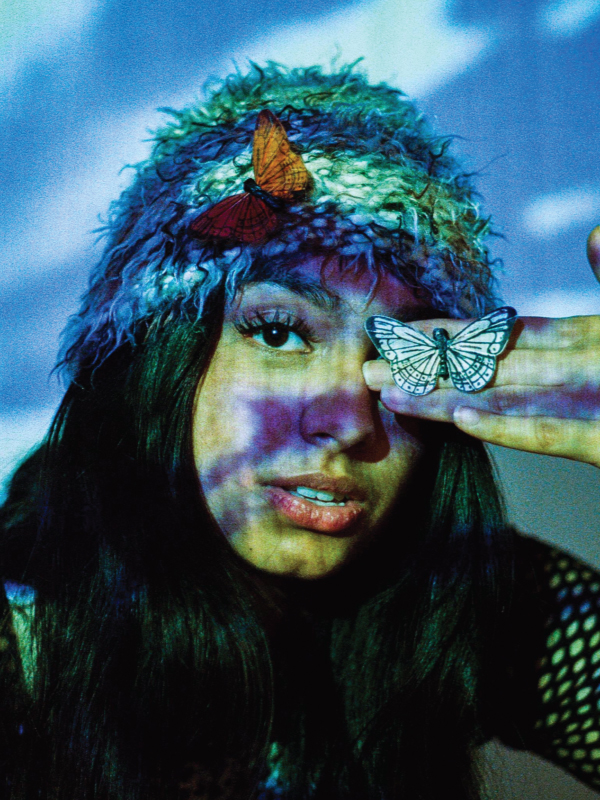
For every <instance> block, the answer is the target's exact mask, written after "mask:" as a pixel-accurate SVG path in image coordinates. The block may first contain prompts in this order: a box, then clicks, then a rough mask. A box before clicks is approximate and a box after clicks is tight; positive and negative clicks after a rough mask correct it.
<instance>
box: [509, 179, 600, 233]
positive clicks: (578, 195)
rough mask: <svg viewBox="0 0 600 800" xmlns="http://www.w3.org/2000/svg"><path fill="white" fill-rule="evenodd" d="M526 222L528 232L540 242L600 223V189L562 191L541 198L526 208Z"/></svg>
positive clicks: (524, 222)
mask: <svg viewBox="0 0 600 800" xmlns="http://www.w3.org/2000/svg"><path fill="white" fill-rule="evenodd" d="M522 219H523V225H524V227H525V229H526V230H527V231H528V233H530V234H532V235H533V236H536V237H537V238H539V239H551V238H552V237H554V236H558V235H559V234H561V233H564V232H565V231H568V230H570V229H572V228H578V227H583V226H591V225H595V224H598V222H599V221H600V187H587V188H579V189H578V188H569V189H561V190H560V191H558V192H554V193H552V194H545V195H541V196H540V197H537V198H536V199H535V200H533V201H531V202H530V203H529V204H528V205H527V206H526V207H525V208H524V209H523V217H522Z"/></svg>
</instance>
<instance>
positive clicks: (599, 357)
mask: <svg viewBox="0 0 600 800" xmlns="http://www.w3.org/2000/svg"><path fill="white" fill-rule="evenodd" d="M588 258H589V261H590V265H591V267H592V269H593V270H594V273H595V275H596V277H597V278H598V279H599V280H600V226H598V227H597V228H594V230H593V231H592V233H591V234H590V236H589V239H588ZM465 324H467V323H466V322H465V321H464V320H426V321H424V322H418V323H414V327H418V328H420V329H421V330H423V331H424V332H425V333H428V334H429V335H431V333H432V331H433V329H434V328H436V327H444V328H446V329H447V330H448V332H449V333H450V335H451V336H452V335H454V334H456V333H457V332H458V331H459V330H461V328H463V327H464V326H465ZM364 373H365V379H366V381H367V384H368V386H369V388H371V389H373V390H376V391H380V392H381V402H382V403H383V404H384V405H385V406H386V407H387V408H389V409H390V410H392V411H395V412H396V413H398V414H406V415H410V416H416V417H423V418H425V419H433V420H440V421H444V422H452V421H453V422H454V423H455V424H456V425H457V426H458V427H459V428H460V429H461V430H463V431H465V432H466V433H469V434H471V435H472V436H476V437H477V438H479V439H483V440H484V441H486V442H491V443H493V444H500V445H503V446H504V447H512V448H515V449H517V450H529V451H531V452H534V453H544V454H546V455H554V456H563V457H564V458H571V459H574V460H575V461H584V462H587V463H590V464H595V465H596V466H598V467H600V316H590V317H571V318H568V319H544V318H541V317H520V318H519V319H518V321H517V323H516V325H515V328H514V331H513V334H512V337H511V341H510V344H509V346H508V347H507V349H506V351H505V352H504V353H503V354H502V355H501V356H500V358H499V359H498V366H497V370H496V374H495V376H494V378H493V380H492V381H491V383H490V384H489V386H488V387H487V388H486V389H484V390H483V391H481V392H477V393H474V394H464V393H462V392H459V391H457V390H456V389H454V387H453V386H452V384H451V383H450V381H448V382H444V383H445V384H446V386H447V387H449V388H446V386H445V387H444V388H438V389H436V390H435V391H433V392H431V394H429V395H426V396H425V397H413V396H412V395H410V394H407V393H406V392H403V391H402V390H401V389H399V388H398V387H397V386H396V384H395V383H394V382H393V379H392V375H391V370H390V367H389V364H388V363H387V362H385V361H368V362H367V363H366V364H365V366H364Z"/></svg>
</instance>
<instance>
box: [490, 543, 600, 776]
mask: <svg viewBox="0 0 600 800" xmlns="http://www.w3.org/2000/svg"><path fill="white" fill-rule="evenodd" d="M515 577H516V581H515V595H514V599H513V609H512V613H511V614H510V615H509V625H508V639H505V643H506V644H507V647H508V648H509V650H510V658H509V659H508V665H509V682H508V693H507V695H505V696H504V699H503V702H504V701H506V702H505V709H507V710H508V709H510V712H509V713H510V717H511V718H510V719H507V718H506V717H505V722H506V723H507V725H506V727H505V728H504V730H503V731H497V733H499V735H500V738H503V739H504V740H505V741H506V742H507V743H508V744H511V745H512V746H516V747H520V748H524V749H528V750H531V751H534V752H536V753H538V754H539V755H542V756H544V757H545V758H547V759H548V760H550V761H553V762H555V763H556V764H559V765H560V766H562V767H563V768H564V769H566V770H567V771H569V772H571V773H573V774H574V775H576V776H577V777H578V778H579V779H580V780H582V781H584V782H585V783H587V784H588V785H591V786H594V787H598V786H599V785H600V779H599V778H598V777H597V776H598V772H599V770H598V769H597V767H598V765H600V574H599V572H598V570H596V569H595V568H593V567H591V566H590V565H588V564H586V563H585V562H584V561H582V560H581V559H580V558H578V557H577V556H575V555H572V554H570V553H568V552H565V551H563V550H560V549H558V548H556V547H553V546H551V545H548V544H546V543H544V542H540V541H538V540H536V539H532V538H529V537H524V536H518V537H517V541H516V564H515ZM507 733H508V735H506V736H505V735H503V734H507Z"/></svg>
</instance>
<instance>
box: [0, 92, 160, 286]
mask: <svg viewBox="0 0 600 800" xmlns="http://www.w3.org/2000/svg"><path fill="white" fill-rule="evenodd" d="M158 119H159V115H158V113H157V112H156V110H155V109H154V108H153V107H152V108H146V109H140V110H138V111H136V112H133V113H131V115H130V116H128V117H127V118H126V119H125V120H123V118H122V117H121V116H119V117H118V118H117V119H113V118H107V117H106V116H105V117H102V116H101V115H97V116H96V117H95V118H94V122H93V124H90V125H89V126H88V128H87V129H86V128H83V127H82V128H81V130H80V131H78V137H77V149H76V151H74V152H72V153H71V154H70V155H69V157H67V158H65V159H64V160H63V162H62V163H61V164H60V165H56V164H54V165H52V164H51V165H49V169H48V172H52V170H54V174H53V175H52V179H51V180H48V175H46V180H45V182H44V184H43V185H42V186H40V189H39V192H37V193H35V194H33V195H32V196H30V197H29V198H28V202H25V203H23V206H22V207H21V208H20V209H19V211H20V213H19V217H18V219H17V221H16V222H15V223H14V224H13V226H12V227H11V228H9V229H7V230H5V232H4V233H3V243H2V248H1V250H0V289H2V288H6V287H9V286H11V285H13V284H15V283H16V282H17V281H22V280H23V277H24V276H26V277H27V278H29V277H33V276H35V275H39V274H43V273H47V272H49V271H51V270H52V269H53V268H54V267H55V266H57V265H60V264H62V263H64V262H65V261H66V260H67V259H69V258H71V257H73V256H75V255H77V254H79V253H81V254H82V255H83V256H85V255H88V256H91V255H92V254H93V252H94V242H95V239H96V237H95V235H93V234H92V231H94V230H95V229H96V228H98V227H99V225H100V222H99V219H98V217H99V215H101V216H102V217H105V216H106V211H107V209H108V206H109V204H110V202H111V201H112V200H114V199H115V198H117V197H118V196H119V193H120V192H121V190H122V189H123V188H124V187H125V186H126V185H127V184H128V183H129V181H130V179H131V170H127V169H126V170H123V171H122V167H123V165H124V164H134V163H136V162H138V161H141V160H142V159H144V158H146V157H147V155H148V152H149V149H150V144H149V142H147V141H141V140H142V139H144V138H146V139H147V138H149V137H148V136H145V135H144V134H145V131H147V130H148V128H149V127H151V126H154V125H156V124H157V121H158Z"/></svg>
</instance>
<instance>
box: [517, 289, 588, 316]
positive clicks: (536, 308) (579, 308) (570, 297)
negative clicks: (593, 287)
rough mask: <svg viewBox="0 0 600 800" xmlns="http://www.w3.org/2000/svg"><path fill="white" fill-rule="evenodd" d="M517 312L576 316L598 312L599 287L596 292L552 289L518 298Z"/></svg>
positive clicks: (524, 314)
mask: <svg viewBox="0 0 600 800" xmlns="http://www.w3.org/2000/svg"><path fill="white" fill-rule="evenodd" d="M517 305H518V309H519V314H521V315H522V316H525V317H577V316H583V315H587V314H600V287H598V290H597V291H596V292H593V291H592V292H572V291H567V290H562V289H554V290H552V291H549V292H540V293H538V294H532V295H528V296H527V295H526V296H523V297H520V298H519V301H518V304H517Z"/></svg>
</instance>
